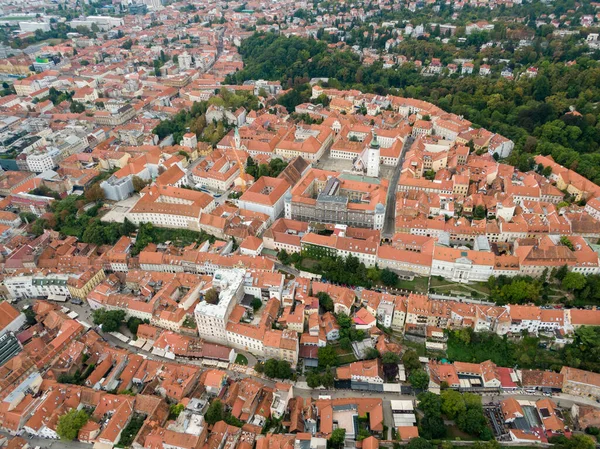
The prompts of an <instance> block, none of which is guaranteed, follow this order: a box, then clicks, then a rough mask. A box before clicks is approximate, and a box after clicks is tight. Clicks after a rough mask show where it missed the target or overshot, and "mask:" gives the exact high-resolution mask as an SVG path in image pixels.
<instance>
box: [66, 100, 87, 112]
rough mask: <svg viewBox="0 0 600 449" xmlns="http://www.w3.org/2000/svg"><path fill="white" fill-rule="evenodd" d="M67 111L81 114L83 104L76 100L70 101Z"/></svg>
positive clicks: (83, 109)
mask: <svg viewBox="0 0 600 449" xmlns="http://www.w3.org/2000/svg"><path fill="white" fill-rule="evenodd" d="M69 111H71V112H72V113H73V114H81V113H82V112H83V111H85V106H84V105H83V104H82V103H80V102H78V101H72V102H71V104H70V105H69Z"/></svg>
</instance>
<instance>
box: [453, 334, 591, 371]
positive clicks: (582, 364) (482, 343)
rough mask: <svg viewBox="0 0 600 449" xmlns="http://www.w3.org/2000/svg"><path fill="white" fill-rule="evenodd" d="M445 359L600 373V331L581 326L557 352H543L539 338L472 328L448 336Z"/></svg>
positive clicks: (544, 349) (543, 343)
mask: <svg viewBox="0 0 600 449" xmlns="http://www.w3.org/2000/svg"><path fill="white" fill-rule="evenodd" d="M447 356H448V358H449V359H450V360H452V361H460V362H473V363H481V362H483V361H485V360H491V361H492V362H494V363H495V364H496V365H498V366H515V365H518V366H519V367H520V368H523V369H542V370H553V371H560V369H561V368H562V366H563V365H566V366H570V367H573V368H580V369H583V370H588V371H594V372H600V329H599V328H597V327H591V326H582V327H580V328H578V329H577V330H576V331H575V337H574V341H573V343H571V344H567V345H565V346H564V347H563V348H560V349H558V350H552V349H546V343H545V342H544V341H543V340H542V339H541V338H540V337H534V336H530V335H524V336H522V337H521V338H520V339H509V338H508V337H507V336H506V335H505V336H499V335H497V334H495V333H485V332H478V333H475V332H473V330H472V329H471V328H463V329H457V330H453V331H450V332H449V335H448V351H447Z"/></svg>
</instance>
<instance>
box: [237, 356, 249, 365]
mask: <svg viewBox="0 0 600 449" xmlns="http://www.w3.org/2000/svg"><path fill="white" fill-rule="evenodd" d="M235 363H237V364H238V365H248V359H247V358H246V356H245V355H244V354H238V355H237V357H236V358H235Z"/></svg>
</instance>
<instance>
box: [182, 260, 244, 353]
mask: <svg viewBox="0 0 600 449" xmlns="http://www.w3.org/2000/svg"><path fill="white" fill-rule="evenodd" d="M213 288H215V289H217V292H218V295H219V296H218V302H217V303H216V304H209V303H208V302H206V301H201V302H200V303H198V305H197V306H196V308H195V310H194V317H195V319H196V324H197V327H198V335H199V336H200V338H204V339H205V340H207V341H212V342H215V343H221V344H227V342H228V338H227V332H226V327H227V322H228V321H229V315H230V314H231V311H232V310H233V309H234V307H235V306H236V305H237V303H238V302H239V301H240V300H241V298H242V297H243V295H244V271H243V270H235V269H234V270H217V271H216V272H215V274H214V275H213Z"/></svg>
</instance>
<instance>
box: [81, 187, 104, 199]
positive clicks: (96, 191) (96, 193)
mask: <svg viewBox="0 0 600 449" xmlns="http://www.w3.org/2000/svg"><path fill="white" fill-rule="evenodd" d="M84 196H85V199H86V200H88V201H90V202H92V201H93V202H96V201H102V200H104V190H102V188H101V187H100V184H99V183H95V184H93V185H92V186H91V187H90V188H89V189H87V190H86V191H85V194H84Z"/></svg>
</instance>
